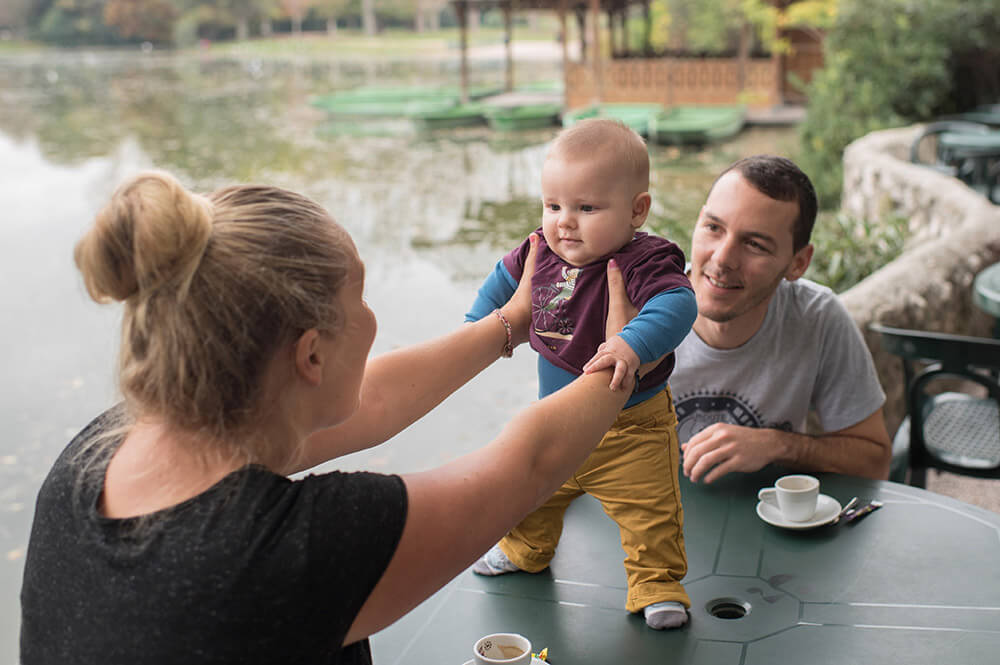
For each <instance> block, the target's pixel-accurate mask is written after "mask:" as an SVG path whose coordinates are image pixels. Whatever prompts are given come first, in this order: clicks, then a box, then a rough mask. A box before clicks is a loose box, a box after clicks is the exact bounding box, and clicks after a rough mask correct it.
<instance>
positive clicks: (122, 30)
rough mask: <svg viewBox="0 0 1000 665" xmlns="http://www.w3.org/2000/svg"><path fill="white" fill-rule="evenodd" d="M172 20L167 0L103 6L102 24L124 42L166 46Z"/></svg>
mask: <svg viewBox="0 0 1000 665" xmlns="http://www.w3.org/2000/svg"><path fill="white" fill-rule="evenodd" d="M176 18H177V9H176V7H174V5H173V4H171V3H170V2H169V1H168V0H108V3H107V4H106V5H104V23H105V24H106V25H108V26H109V27H111V28H115V29H117V31H118V34H120V35H121V36H122V37H124V38H126V39H141V40H143V41H149V42H153V43H155V44H166V43H169V42H170V41H171V40H172V38H173V27H174V20H175V19H176Z"/></svg>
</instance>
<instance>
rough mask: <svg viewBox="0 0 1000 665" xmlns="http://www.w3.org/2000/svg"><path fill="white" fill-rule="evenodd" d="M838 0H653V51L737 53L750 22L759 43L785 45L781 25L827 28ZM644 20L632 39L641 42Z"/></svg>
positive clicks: (635, 25)
mask: <svg viewBox="0 0 1000 665" xmlns="http://www.w3.org/2000/svg"><path fill="white" fill-rule="evenodd" d="M836 7H837V0H801V1H800V2H796V3H794V4H792V5H790V6H789V7H788V8H786V9H778V8H777V7H775V6H774V4H773V3H772V2H769V1H768V0H652V3H651V5H650V16H651V20H652V34H651V36H650V42H651V46H652V47H653V50H654V51H657V52H664V51H685V52H689V53H704V54H718V53H732V52H735V51H736V49H737V48H738V45H739V35H740V30H741V28H742V27H743V26H744V25H745V24H749V25H750V26H752V27H753V28H754V33H755V36H756V40H757V43H758V44H759V45H760V46H762V47H763V49H765V50H768V51H775V50H782V49H786V48H787V45H786V44H785V43H784V42H782V41H780V40H779V39H778V29H779V28H785V27H808V28H815V29H824V28H826V27H827V26H829V25H830V23H831V22H832V17H833V16H834V15H835V14H836ZM640 22H641V21H640V20H635V21H633V22H632V23H633V25H632V28H631V30H630V32H631V35H632V36H631V39H632V42H633V43H637V36H638V35H640V34H641V31H642V28H641V27H640V25H639V23H640Z"/></svg>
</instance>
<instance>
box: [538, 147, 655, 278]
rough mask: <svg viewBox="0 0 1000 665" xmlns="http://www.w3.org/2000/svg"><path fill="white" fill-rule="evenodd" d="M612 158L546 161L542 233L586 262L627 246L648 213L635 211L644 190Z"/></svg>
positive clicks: (566, 254)
mask: <svg viewBox="0 0 1000 665" xmlns="http://www.w3.org/2000/svg"><path fill="white" fill-rule="evenodd" d="M635 189H636V185H635V183H633V182H630V179H629V178H627V177H625V176H623V175H622V173H621V170H620V169H618V168H616V165H615V160H613V159H607V158H601V157H596V158H584V159H566V158H564V157H562V156H560V155H549V157H547V158H546V159H545V164H544V165H543V166H542V207H543V210H542V233H543V234H544V235H545V242H547V243H548V245H549V247H551V248H552V251H554V252H555V253H556V254H557V255H559V257H561V258H562V259H563V260H564V261H566V262H567V263H569V264H570V265H574V266H584V265H587V264H588V263H593V262H594V261H597V260H598V259H601V258H603V257H606V256H608V255H609V254H613V253H614V252H616V251H618V250H619V249H621V248H622V247H624V246H625V245H626V244H627V243H628V242H629V241H630V240H631V239H632V236H633V235H634V234H635V230H636V228H638V227H639V226H641V225H642V222H643V221H644V220H645V214H644V213H642V214H640V215H636V214H634V212H633V206H634V203H635V198H636V196H638V195H639V194H641V193H643V192H639V191H633V190H635Z"/></svg>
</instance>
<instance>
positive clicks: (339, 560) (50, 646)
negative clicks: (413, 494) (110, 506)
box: [21, 412, 407, 665]
mask: <svg viewBox="0 0 1000 665" xmlns="http://www.w3.org/2000/svg"><path fill="white" fill-rule="evenodd" d="M110 413H111V412H108V413H105V414H103V415H102V416H100V417H98V418H97V419H96V420H94V422H92V423H91V424H90V425H88V426H87V428H86V429H84V430H83V431H82V432H81V433H80V434H78V435H77V436H76V438H74V439H73V441H72V442H70V444H69V446H68V447H67V448H66V450H64V451H63V453H62V455H61V456H60V457H59V459H58V460H57V461H56V463H55V465H54V466H53V468H52V470H51V471H50V472H49V475H48V478H47V479H46V480H45V483H44V484H43V485H42V488H41V491H40V492H39V496H38V502H37V505H36V508H35V516H34V523H33V525H32V530H31V540H30V542H29V545H28V552H27V557H26V561H25V570H24V582H23V586H22V589H21V608H22V617H21V661H22V663H23V665H36V664H40V663H95V664H97V663H100V664H101V665H113V664H115V663H128V664H129V665H133V664H134V663H146V664H150V665H153V664H160V663H162V664H164V665H166V664H170V665H176V664H178V663H184V664H185V665H192V664H195V663H241V664H244V663H261V664H265V663H266V664H270V663H323V664H332V663H338V664H344V665H354V664H356V663H365V664H367V663H371V653H370V650H369V645H368V640H362V641H360V642H356V643H354V644H351V645H347V646H342V642H343V639H344V636H345V635H346V633H347V630H348V629H349V628H350V626H351V624H352V623H353V621H354V619H355V617H356V616H357V613H358V611H359V610H360V608H361V606H362V605H363V603H364V602H365V600H366V599H367V598H368V595H369V594H370V593H371V591H372V589H373V588H374V586H375V584H376V583H377V582H378V580H379V578H380V577H381V576H382V573H383V572H384V571H385V569H386V566H387V565H388V563H389V560H390V559H391V557H392V555H393V553H394V552H395V549H396V546H397V544H398V542H399V538H400V536H401V534H402V531H403V525H404V524H405V521H406V510H407V499H406V487H405V485H404V484H403V481H402V479H401V478H399V477H398V476H388V475H379V474H372V473H341V472H333V473H326V474H321V475H310V476H307V477H305V478H302V479H300V480H290V479H288V478H286V477H284V476H280V475H277V474H274V473H272V472H270V471H268V470H266V469H264V468H263V467H258V466H250V467H246V468H243V469H240V470H238V471H235V472H233V473H231V474H229V475H228V476H226V477H225V478H224V479H223V480H221V481H220V482H219V483H217V484H216V485H215V486H213V487H212V488H210V489H209V490H207V491H205V492H203V493H202V494H199V495H198V496H196V497H193V498H191V499H189V500H187V501H185V502H183V503H181V504H178V505H176V506H173V507H171V508H169V509H166V510H163V511H160V512H157V513H155V514H153V515H151V516H146V517H144V518H142V519H140V520H137V519H125V520H118V519H108V518H105V517H103V516H101V515H100V514H99V512H98V501H99V498H100V493H101V489H102V486H103V478H104V470H105V469H106V466H107V461H108V459H109V455H107V454H105V455H104V459H96V458H94V457H93V456H91V457H90V458H89V459H88V454H89V453H87V452H86V451H87V448H86V444H87V442H88V441H90V440H91V438H92V437H94V436H98V435H101V434H102V433H103V432H104V431H105V429H106V428H107V427H108V426H109V424H108V423H109V422H110V421H111V420H113V418H112V417H111V416H110V415H109V414H110ZM83 468H89V471H88V472H87V474H86V475H87V476H88V477H91V478H98V480H97V481H93V482H88V481H87V480H86V479H84V478H82V477H81V473H82V472H81V469H83Z"/></svg>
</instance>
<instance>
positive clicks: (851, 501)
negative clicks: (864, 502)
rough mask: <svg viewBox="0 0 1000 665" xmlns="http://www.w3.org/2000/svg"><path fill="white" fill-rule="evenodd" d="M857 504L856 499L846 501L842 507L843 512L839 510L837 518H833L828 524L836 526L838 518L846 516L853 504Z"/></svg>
mask: <svg viewBox="0 0 1000 665" xmlns="http://www.w3.org/2000/svg"><path fill="white" fill-rule="evenodd" d="M857 502H858V497H854V498H853V499H851V500H850V501H848V502H847V505H846V506H844V508H843V510H841V511H840V512H839V513H837V516H836V517H834V518H833V521H832V522H830V524H836V523H837V522H839V521H840V518H841V517H843V516H844V515H846V514H847V511H848V510H850V509H851V508H853V507H854V504H856V503H857Z"/></svg>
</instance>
